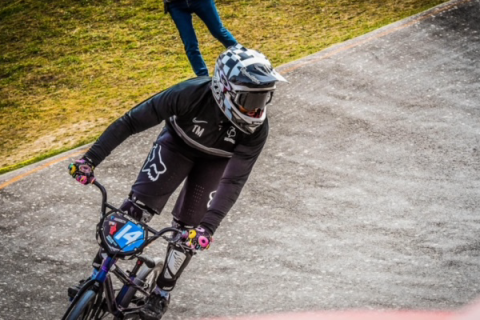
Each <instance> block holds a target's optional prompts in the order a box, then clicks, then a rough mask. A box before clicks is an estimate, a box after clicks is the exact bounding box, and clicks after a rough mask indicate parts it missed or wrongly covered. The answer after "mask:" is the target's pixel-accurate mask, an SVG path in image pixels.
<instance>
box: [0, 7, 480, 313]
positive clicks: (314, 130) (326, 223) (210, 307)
mask: <svg viewBox="0 0 480 320" xmlns="http://www.w3.org/2000/svg"><path fill="white" fill-rule="evenodd" d="M479 16H480V1H478V0H470V1H453V2H449V3H446V4H444V5H442V6H439V7H436V8H435V9H433V10H430V11H428V12H425V13H423V14H420V15H417V16H414V17H411V18H408V19H406V20H403V21H400V22H398V23H395V24H393V25H389V26H387V27H385V28H382V29H379V30H377V31H375V32H372V33H370V34H367V35H365V36H362V37H360V38H356V39H353V40H351V41H348V42H345V43H342V44H339V45H337V46H334V47H332V48H329V49H327V50H324V51H322V52H319V53H317V54H315V55H312V56H308V57H306V58H304V59H302V60H299V61H295V62H293V63H290V64H287V65H283V66H281V67H280V68H279V71H280V72H282V73H283V74H284V75H285V76H286V77H287V78H288V80H289V83H288V84H281V85H279V88H278V90H277V93H276V95H275V97H274V105H273V106H272V107H270V108H269V116H270V119H271V121H270V122H271V127H272V129H271V134H270V138H269V141H268V143H267V146H266V148H265V151H264V153H263V154H262V156H261V158H260V159H259V161H258V163H257V165H256V167H255V169H254V172H253V174H252V176H251V178H250V180H249V182H248V184H247V185H246V187H245V189H244V192H243V194H242V196H241V198H240V200H239V201H238V202H237V204H236V205H235V207H234V208H233V210H232V211H231V212H230V214H229V215H228V216H227V218H226V219H225V220H224V222H223V223H222V226H221V227H220V228H219V229H218V232H217V233H216V241H215V243H214V245H213V246H212V247H211V249H210V250H208V251H206V252H202V253H200V254H198V255H197V256H196V257H195V258H194V260H193V261H192V262H191V264H190V265H189V267H188V269H187V270H186V271H185V272H184V274H183V276H182V278H181V280H180V281H179V283H178V286H177V288H176V290H175V291H174V293H173V294H172V302H171V307H170V310H169V312H168V314H167V315H165V317H164V318H163V319H164V320H172V319H182V320H184V319H194V318H201V317H225V316H238V315H254V314H270V313H279V312H296V311H316V310H345V309H347V310H351V309H363V310H385V309H389V310H391V309H393V310H400V309H412V310H439V311H442V310H455V309H457V308H460V307H462V306H464V305H466V304H469V303H470V302H471V301H473V300H474V299H475V298H476V297H477V296H478V295H479V294H480V237H479V235H480V210H479V207H480V197H479V190H480V109H479V107H480V84H479V83H480V62H479V57H480V19H479V18H478V17H479ZM160 89H161V88H159V90H160ZM159 131H160V128H158V127H157V128H153V129H152V130H149V131H147V132H144V133H141V134H140V135H137V136H136V137H135V139H129V140H127V141H126V142H125V143H124V144H123V145H121V146H120V147H119V148H118V149H117V150H115V152H114V153H113V154H112V155H111V156H110V157H109V158H108V159H107V160H106V161H105V162H104V163H102V164H101V165H100V166H99V167H98V168H97V170H96V175H97V177H98V180H99V181H100V182H101V183H103V184H104V185H105V186H106V187H107V189H108V191H109V195H110V200H111V202H112V203H114V204H116V205H119V204H120V203H121V202H122V200H123V199H124V197H126V195H127V194H128V192H129V186H130V185H131V183H132V182H133V181H134V179H135V177H136V174H137V172H138V170H139V169H140V167H141V165H142V163H143V160H144V158H145V157H146V156H147V153H148V151H149V149H150V146H151V144H152V142H153V140H154V139H155V137H156V135H157V134H158V132H159ZM74 158H75V157H74V156H72V157H71V159H74ZM71 159H70V160H71ZM70 160H63V161H58V162H57V163H52V165H49V166H47V165H45V163H46V162H44V163H41V164H37V165H36V166H37V167H38V166H40V165H44V168H43V169H42V170H38V171H36V172H35V173H33V174H31V175H28V176H26V177H25V178H23V179H21V180H19V181H16V182H14V183H11V184H8V183H7V184H8V185H7V184H4V187H3V188H2V189H1V190H0V230H1V238H2V240H1V246H0V256H1V257H2V259H1V262H0V263H1V270H2V272H1V275H0V319H1V320H6V319H9V320H10V319H17V320H20V319H58V318H60V317H61V315H62V313H63V311H64V310H65V308H66V306H67V298H66V288H67V287H68V286H69V285H71V284H72V283H75V282H76V281H78V280H79V279H81V278H82V277H85V276H86V275H88V274H89V272H90V261H91V258H92V257H93V254H94V253H95V252H96V248H97V245H96V241H95V224H96V222H97V219H98V212H99V208H98V205H99V202H100V195H99V193H98V192H97V190H96V188H94V187H93V186H88V187H84V186H81V185H79V184H77V183H76V182H75V181H74V180H73V179H71V178H70V177H69V176H68V174H67V165H68V163H69V162H70ZM48 161H52V160H48ZM47 163H48V162H47ZM34 168H35V166H32V167H29V168H25V169H22V170H20V171H16V172H12V173H9V174H6V175H2V176H0V184H2V183H5V182H8V181H9V180H10V179H12V178H14V177H15V176H18V175H19V174H22V173H25V172H28V170H32V169H34ZM176 194H177V193H176ZM176 194H175V195H176ZM172 207H173V201H171V202H170V203H169V204H168V206H167V208H166V209H165V211H164V213H163V214H162V215H161V216H159V217H156V218H155V219H154V220H153V223H152V226H154V227H156V228H161V227H162V226H166V225H167V224H168V223H169V222H170V219H171V215H170V213H169V212H170V211H171V209H172ZM148 253H149V254H151V255H156V254H158V255H162V256H163V254H164V246H163V243H161V241H159V242H158V243H157V244H155V245H153V246H152V247H150V248H149V250H148Z"/></svg>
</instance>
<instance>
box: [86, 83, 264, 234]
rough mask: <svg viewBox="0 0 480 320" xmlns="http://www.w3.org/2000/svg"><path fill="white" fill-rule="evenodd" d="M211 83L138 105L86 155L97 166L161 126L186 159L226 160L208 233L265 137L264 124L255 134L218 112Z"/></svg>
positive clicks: (187, 85)
mask: <svg viewBox="0 0 480 320" xmlns="http://www.w3.org/2000/svg"><path fill="white" fill-rule="evenodd" d="M210 85H211V78H210V77H198V78H193V79H190V80H186V81H184V82H181V83H179V84H177V85H175V86H173V87H170V88H169V89H167V90H165V91H162V92H160V93H158V94H156V95H154V96H153V97H151V98H149V99H147V100H145V101H144V102H142V103H140V104H138V105H137V106H135V107H134V108H133V109H131V110H130V111H128V112H127V113H126V114H125V115H123V116H122V117H121V118H119V119H118V120H116V121H115V122H113V123H112V124H111V125H110V126H109V127H108V128H107V129H106V130H105V132H104V133H103V134H102V135H101V136H100V138H99V139H98V140H97V141H96V142H95V143H94V145H93V146H92V147H91V148H90V150H89V151H88V152H87V153H86V154H85V156H86V157H88V158H89V159H90V160H91V161H92V162H93V164H94V165H95V166H97V165H98V164H100V163H101V162H102V161H103V160H104V159H105V157H107V156H108V155H109V154H110V152H111V151H112V150H113V149H115V148H116V147H117V146H118V145H119V144H120V143H122V142H123V141H124V140H125V139H127V138H128V137H129V136H131V135H133V134H135V133H138V132H141V131H144V130H146V129H149V128H151V127H153V126H155V125H158V124H160V123H161V122H162V121H165V122H166V125H165V128H166V129H165V130H168V132H169V133H170V134H171V135H172V136H176V137H178V138H180V139H181V141H183V142H184V143H183V142H182V143H181V146H180V147H182V149H183V150H184V151H185V153H187V154H193V155H195V156H199V157H227V158H230V160H229V162H228V164H227V167H226V168H225V171H224V174H223V177H222V178H221V180H220V183H219V186H218V188H217V192H216V194H215V197H214V199H213V201H212V203H211V205H210V207H209V208H208V211H207V212H206V214H205V216H204V218H203V220H202V221H201V224H202V225H205V226H207V227H208V228H209V229H211V230H212V231H215V229H216V228H217V227H218V225H219V224H220V222H221V220H222V219H223V218H224V217H225V215H226V214H227V213H228V211H229V210H230V209H231V207H232V206H233V204H234V203H235V201H236V200H237V198H238V196H239V195H240V192H241V190H242V188H243V186H244V184H245V182H246V181H247V179H248V176H249V175H250V172H251V171H252V168H253V165H254V164H255V161H256V160H257V158H258V156H259V155H260V153H261V151H262V148H263V146H264V145H265V142H266V139H267V136H268V121H267V120H265V122H264V123H263V125H262V126H260V127H259V128H258V129H257V130H256V131H255V132H254V133H253V134H245V133H243V132H242V131H240V130H239V129H238V128H236V127H235V126H234V125H233V124H232V123H231V122H230V121H229V120H228V118H227V117H226V116H225V115H224V114H223V112H222V111H221V110H220V108H219V107H218V105H217V103H216V101H215V99H214V97H213V94H212V91H211V89H210Z"/></svg>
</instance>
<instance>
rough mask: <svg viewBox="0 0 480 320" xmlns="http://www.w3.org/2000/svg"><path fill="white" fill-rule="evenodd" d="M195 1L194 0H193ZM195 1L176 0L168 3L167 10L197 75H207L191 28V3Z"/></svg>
mask: <svg viewBox="0 0 480 320" xmlns="http://www.w3.org/2000/svg"><path fill="white" fill-rule="evenodd" d="M195 1H196V0H195ZM195 1H176V2H172V3H169V4H168V12H169V13H170V15H171V16H172V19H173V22H174V23H175V25H176V26H177V29H178V32H179V33H180V37H181V38H182V42H183V45H184V47H185V52H186V54H187V57H188V60H189V61H190V64H191V65H192V68H193V71H194V72H195V74H196V75H197V76H208V69H207V65H206V64H205V61H204V60H203V57H202V54H201V52H200V48H199V45H198V39H197V35H196V34H195V29H194V28H193V22H192V13H193V12H192V11H191V7H190V6H191V5H192V2H195Z"/></svg>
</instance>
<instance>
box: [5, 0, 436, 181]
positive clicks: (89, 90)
mask: <svg viewBox="0 0 480 320" xmlns="http://www.w3.org/2000/svg"><path fill="white" fill-rule="evenodd" d="M442 2H444V1H443V0H404V1H400V0H382V1H380V0H370V1H365V0H355V1H354V0H337V1H321V0H295V1H294V0H243V1H242V0H217V6H218V9H219V11H220V14H221V16H222V19H223V22H224V24H225V25H226V27H227V28H228V29H229V30H230V31H231V32H232V33H233V34H234V36H235V37H236V38H237V40H239V42H240V43H242V44H244V45H245V46H247V47H252V48H255V49H258V50H260V51H262V52H263V53H265V54H266V55H267V56H268V57H269V58H270V60H271V61H272V62H273V64H274V65H277V66H278V65H280V64H284V63H286V62H289V61H292V60H296V59H299V58H301V57H304V56H306V55H309V54H311V53H314V52H318V51H320V50H322V49H324V48H327V47H329V46H331V45H333V44H335V43H338V42H342V41H345V40H348V39H351V38H354V37H356V36H359V35H362V34H365V33H367V32H369V31H372V30H374V29H377V28H379V27H381V26H384V25H386V24H389V23H392V22H394V21H398V20H400V19H402V18H405V17H407V16H410V15H413V14H415V13H418V12H421V11H423V10H426V9H428V8H430V7H433V6H435V5H437V4H440V3H442ZM194 23H195V25H196V30H197V34H198V37H199V41H200V46H201V50H202V53H203V55H204V58H205V60H206V62H207V65H208V66H209V67H210V69H212V68H213V66H214V62H215V58H216V57H217V56H218V54H219V53H220V52H222V51H223V50H224V48H223V47H222V46H221V45H220V43H218V41H216V40H215V39H214V38H213V37H212V36H211V35H210V33H209V32H208V30H207V29H206V27H205V26H204V25H203V23H201V21H199V19H195V20H194ZM0 44H1V51H0V132H1V135H0V173H4V172H6V171H9V170H13V169H16V168H18V167H20V166H23V165H26V164H29V163H32V162H35V161H38V160H40V159H44V158H46V157H48V156H52V155H54V154H57V153H59V152H63V151H65V150H68V149H70V148H74V147H76V146H78V145H79V144H81V143H85V142H89V141H93V140H94V139H95V138H96V137H97V136H98V135H99V134H100V133H101V132H102V131H103V130H104V129H105V128H106V126H107V125H108V124H109V123H110V122H111V121H113V120H114V119H116V118H117V117H119V116H120V115H122V114H123V113H125V112H126V111H127V110H129V109H130V108H131V107H132V106H133V105H134V104H136V103H137V102H139V101H141V100H142V99H144V98H146V97H148V96H150V95H152V94H153V93H156V92H158V91H160V90H162V89H164V88H166V87H168V86H170V85H173V84H174V83H176V82H179V81H181V80H183V79H187V78H190V77H192V76H194V74H193V72H192V70H191V68H190V65H189V63H188V60H187V58H186V56H185V53H184V50H183V44H182V43H181V40H180V38H179V36H178V31H177V30H176V28H175V26H174V24H173V22H172V21H171V18H170V17H169V16H168V15H164V13H163V4H162V1H160V0H155V1H153V0H141V1H140V0H116V1H114V0H95V1H93V0H50V1H39V0H37V1H34V0H3V1H2V5H1V8H0Z"/></svg>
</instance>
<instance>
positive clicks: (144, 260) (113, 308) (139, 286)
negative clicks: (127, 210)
mask: <svg viewBox="0 0 480 320" xmlns="http://www.w3.org/2000/svg"><path fill="white" fill-rule="evenodd" d="M93 184H94V185H95V186H96V187H97V188H99V189H100V191H101V193H102V205H101V219H100V224H99V225H102V224H103V221H104V220H105V218H106V217H107V215H109V214H111V213H114V212H120V213H121V212H122V211H121V210H119V209H117V208H115V207H114V206H112V205H110V204H109V203H107V191H106V189H105V188H104V187H103V186H102V185H101V184H100V183H99V182H97V181H95V182H94V183H93ZM107 209H110V210H112V211H110V212H107ZM142 225H143V226H144V227H145V228H146V230H147V231H148V232H150V233H152V234H153V235H152V236H150V237H148V238H147V239H145V241H144V244H142V245H141V247H140V249H139V250H138V251H139V252H138V253H136V254H133V255H131V257H132V258H137V262H136V263H135V266H134V268H133V269H132V271H131V272H129V273H127V272H125V271H123V270H122V269H121V268H120V267H119V266H117V265H116V263H117V261H118V259H119V258H118V257H117V253H113V254H112V253H109V254H107V257H106V258H104V260H103V263H102V266H101V267H100V269H99V271H98V273H97V274H96V275H95V276H94V277H93V278H92V279H90V280H88V281H87V282H85V283H84V285H83V286H82V288H81V289H80V290H79V292H78V293H77V295H76V296H75V298H74V299H73V301H72V302H71V304H70V306H69V308H68V309H67V312H66V313H65V316H64V317H63V318H62V320H63V319H65V317H66V315H67V314H68V313H69V312H70V311H71V308H72V307H73V305H75V303H76V301H77V300H78V299H79V298H80V297H81V296H82V294H83V293H84V292H86V291H87V290H89V289H93V290H94V291H95V292H97V293H98V292H99V291H103V292H104V294H105V298H104V299H100V301H98V299H97V300H96V301H95V304H99V305H97V311H96V313H95V315H94V316H95V317H97V316H99V313H101V312H104V313H103V314H102V317H103V315H104V314H105V310H104V309H102V308H99V306H100V305H101V304H105V306H106V308H107V310H108V312H109V313H110V314H112V315H114V316H115V317H120V318H123V317H124V316H126V315H128V314H130V313H135V312H136V311H137V310H138V309H139V308H140V307H133V308H125V307H123V306H121V305H120V304H121V302H122V300H123V298H124V297H125V295H126V294H127V292H128V290H129V289H130V288H133V289H135V290H137V291H139V292H141V293H142V294H144V295H145V296H147V297H148V296H149V295H150V294H149V292H147V291H146V290H145V288H144V287H143V285H144V283H143V281H140V280H138V281H135V280H137V279H138V278H137V273H138V271H139V270H140V268H141V267H142V265H143V264H146V265H147V267H149V268H153V267H154V266H155V263H154V261H152V260H151V259H150V258H148V257H146V256H142V255H141V254H140V253H141V252H142V250H143V249H144V248H145V247H146V246H148V245H149V244H150V243H152V242H153V241H155V240H157V239H158V238H159V237H162V236H163V235H164V234H165V233H167V232H174V233H176V234H177V235H176V236H175V237H173V238H171V239H169V238H166V237H165V236H163V237H164V238H165V239H166V240H167V241H169V242H177V241H178V240H179V239H180V235H181V231H180V230H178V229H175V228H171V227H167V228H164V229H162V230H160V231H156V230H155V229H153V228H151V227H150V226H148V225H145V224H142ZM102 247H103V246H102ZM152 263H153V265H152ZM110 272H112V273H113V274H114V275H115V276H116V277H117V278H118V279H119V280H120V281H121V282H122V283H123V286H122V288H121V289H120V292H119V293H118V295H117V296H116V297H115V290H114V288H113V283H112V279H111V277H110Z"/></svg>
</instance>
